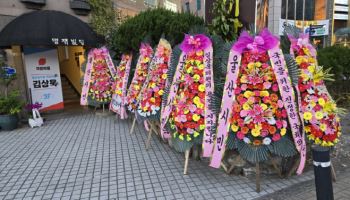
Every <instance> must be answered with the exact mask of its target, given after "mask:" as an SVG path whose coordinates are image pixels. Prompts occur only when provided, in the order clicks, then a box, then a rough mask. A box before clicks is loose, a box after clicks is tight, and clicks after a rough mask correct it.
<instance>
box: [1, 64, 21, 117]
mask: <svg viewBox="0 0 350 200" xmlns="http://www.w3.org/2000/svg"><path fill="white" fill-rule="evenodd" d="M3 66H4V63H3V61H2V60H1V59H0V84H1V85H3V86H4V91H3V92H1V93H0V115H7V114H11V115H12V114H17V113H19V112H21V110H22V106H23V105H24V102H23V101H22V100H21V99H20V93H19V91H18V90H12V91H11V92H8V90H9V86H10V85H11V83H12V81H13V80H15V79H16V74H13V75H10V76H9V75H6V71H5V69H4V68H3Z"/></svg>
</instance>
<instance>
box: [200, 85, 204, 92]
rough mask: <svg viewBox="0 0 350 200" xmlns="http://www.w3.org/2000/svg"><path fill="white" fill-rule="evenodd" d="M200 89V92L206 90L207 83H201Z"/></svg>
mask: <svg viewBox="0 0 350 200" xmlns="http://www.w3.org/2000/svg"><path fill="white" fill-rule="evenodd" d="M198 90H199V91H200V92H204V91H205V85H204V84H200V85H199V86H198Z"/></svg>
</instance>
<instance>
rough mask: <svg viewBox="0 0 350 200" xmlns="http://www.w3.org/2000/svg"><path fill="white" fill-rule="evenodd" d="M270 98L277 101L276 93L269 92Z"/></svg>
mask: <svg viewBox="0 0 350 200" xmlns="http://www.w3.org/2000/svg"><path fill="white" fill-rule="evenodd" d="M270 99H271V101H278V96H277V94H271V95H270Z"/></svg>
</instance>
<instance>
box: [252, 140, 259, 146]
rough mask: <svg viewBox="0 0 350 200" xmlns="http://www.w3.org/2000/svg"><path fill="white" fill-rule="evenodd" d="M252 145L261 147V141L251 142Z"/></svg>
mask: <svg viewBox="0 0 350 200" xmlns="http://www.w3.org/2000/svg"><path fill="white" fill-rule="evenodd" d="M253 145H254V146H259V145H261V141H260V140H254V141H253Z"/></svg>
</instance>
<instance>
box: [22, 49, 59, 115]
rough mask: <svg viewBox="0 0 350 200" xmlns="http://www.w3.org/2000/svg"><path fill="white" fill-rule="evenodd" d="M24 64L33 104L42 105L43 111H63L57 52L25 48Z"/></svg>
mask: <svg viewBox="0 0 350 200" xmlns="http://www.w3.org/2000/svg"><path fill="white" fill-rule="evenodd" d="M24 62H25V67H26V73H27V81H28V87H29V91H30V95H31V98H32V103H35V102H38V103H42V104H43V106H42V107H41V109H40V110H41V111H48V110H59V109H63V107H64V105H63V95H62V86H61V77H60V68H59V63H58V56H57V50H56V49H48V48H24Z"/></svg>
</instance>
